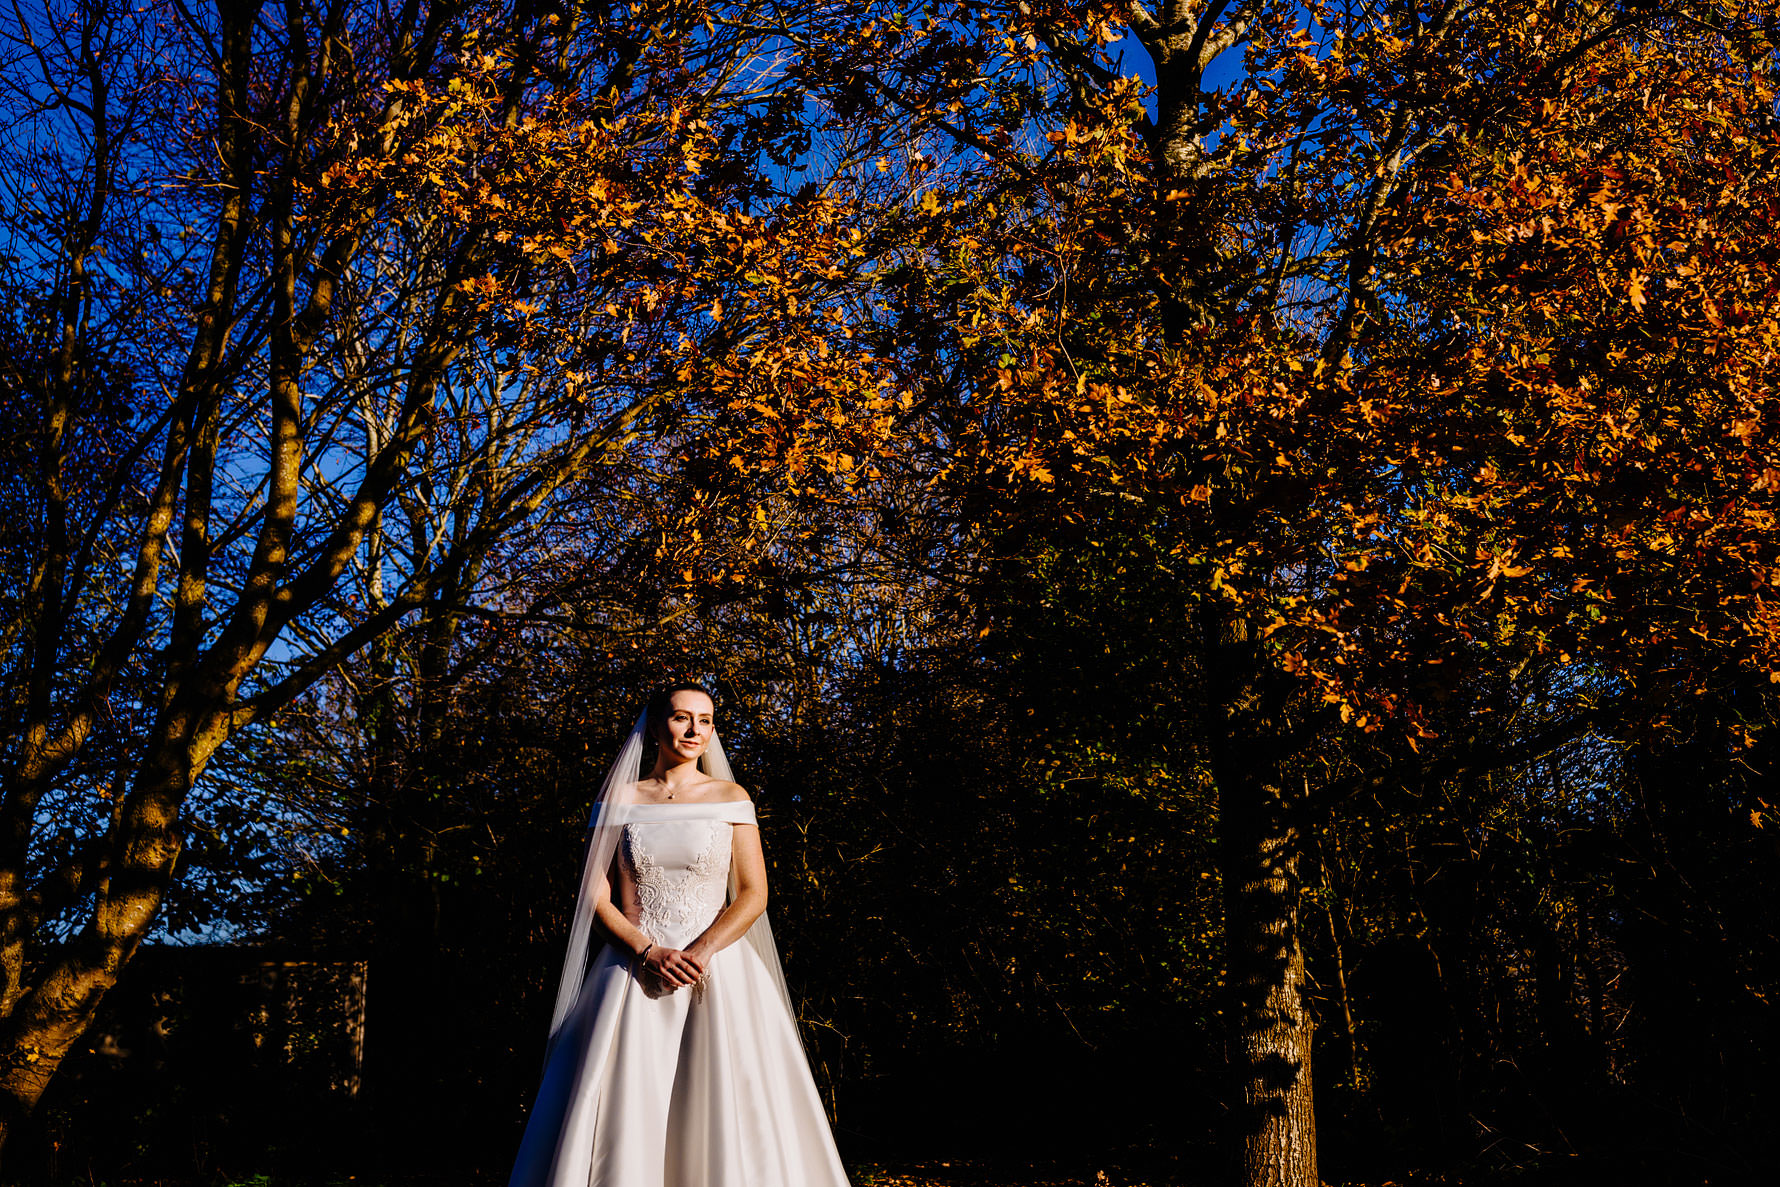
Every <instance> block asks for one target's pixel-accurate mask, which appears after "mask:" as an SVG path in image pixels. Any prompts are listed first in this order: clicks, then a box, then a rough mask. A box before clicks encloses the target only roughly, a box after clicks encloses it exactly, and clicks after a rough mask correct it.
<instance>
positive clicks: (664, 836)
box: [619, 818, 734, 948]
mask: <svg viewBox="0 0 1780 1187" xmlns="http://www.w3.org/2000/svg"><path fill="white" fill-rule="evenodd" d="M733 832H734V829H733V828H732V826H731V825H730V824H729V823H728V822H726V821H723V820H712V819H709V818H705V819H690V820H652V821H646V822H641V823H629V824H626V825H625V826H624V834H623V838H622V843H621V844H620V846H619V851H620V852H621V853H623V855H624V862H625V865H626V866H628V867H629V869H630V874H631V877H632V878H634V879H635V880H636V888H637V911H638V918H637V920H636V924H637V926H638V927H640V928H642V930H643V933H644V934H645V935H647V936H649V937H650V938H651V939H652V940H654V941H655V942H656V943H659V944H666V945H668V946H670V947H674V948H682V947H685V946H686V945H687V944H690V943H691V942H692V941H693V940H695V939H697V938H698V936H699V933H701V932H703V931H704V930H705V928H707V927H709V926H710V925H711V921H712V920H713V919H715V918H716V917H717V914H718V912H720V911H722V910H723V904H724V902H725V900H726V899H727V898H728V892H729V855H730V838H731V836H732V834H733Z"/></svg>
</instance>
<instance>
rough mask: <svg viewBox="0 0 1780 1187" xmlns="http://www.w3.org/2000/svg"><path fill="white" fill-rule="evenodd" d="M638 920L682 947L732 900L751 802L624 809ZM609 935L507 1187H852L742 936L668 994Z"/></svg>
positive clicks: (549, 1067)
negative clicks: (737, 834) (737, 837)
mask: <svg viewBox="0 0 1780 1187" xmlns="http://www.w3.org/2000/svg"><path fill="white" fill-rule="evenodd" d="M615 810H616V811H617V812H620V813H622V816H620V817H619V818H618V821H616V823H617V824H618V825H619V826H620V827H621V829H622V831H621V833H620V834H619V842H618V853H619V860H620V861H622V862H624V863H625V865H626V867H627V869H628V870H629V872H630V874H631V875H632V877H633V878H634V880H635V885H636V904H635V907H634V914H632V915H631V918H632V921H633V922H635V923H636V924H637V926H638V927H639V928H641V929H642V931H643V932H644V933H645V934H646V935H648V936H649V937H650V938H651V939H653V940H654V941H655V942H656V943H658V944H664V945H667V946H669V947H673V948H683V947H685V946H686V945H687V944H690V943H691V942H692V941H693V940H694V939H696V938H697V937H698V936H699V934H700V933H701V932H703V931H704V930H705V928H707V927H709V926H710V924H711V921H712V920H713V919H715V918H716V917H717V914H718V912H720V911H721V910H722V909H723V906H724V903H725V902H726V900H727V891H728V881H729V862H730V840H731V834H732V833H733V831H734V826H736V825H752V824H754V823H755V817H754V805H753V804H751V803H749V802H748V801H746V800H740V801H735V802H727V803H703V804H700V803H688V804H630V805H625V806H622V807H618V808H616V809H615ZM640 974H641V966H640V965H635V964H634V962H633V960H632V958H631V955H630V953H629V952H628V951H626V950H622V949H620V948H617V947H615V946H613V945H611V944H607V945H606V946H605V947H604V948H602V949H601V950H600V951H599V952H597V953H596V954H595V955H594V957H593V960H592V962H591V964H590V966H589V967H588V971H587V979H586V982H585V985H584V987H583V989H582V991H581V994H580V996H579V998H578V999H577V1000H576V1002H575V1006H574V1010H573V1012H572V1013H571V1014H570V1015H569V1016H568V1017H567V1018H566V1019H565V1022H564V1027H563V1029H562V1031H561V1033H560V1035H559V1039H558V1041H557V1043H556V1044H555V1046H554V1047H553V1048H552V1050H551V1053H550V1056H549V1060H548V1063H547V1064H546V1066H545V1069H544V1079H543V1082H542V1084H541V1085H540V1086H539V1088H538V1096H537V1100H536V1102H535V1103H534V1104H533V1106H532V1111H531V1117H530V1120H529V1121H528V1122H527V1123H526V1128H525V1136H524V1137H523V1138H522V1139H521V1141H520V1146H519V1154H518V1157H517V1158H516V1159H515V1162H514V1166H513V1174H512V1176H511V1178H510V1179H509V1180H508V1187H835V1185H839V1187H845V1184H846V1182H847V1177H846V1172H845V1171H844V1170H843V1169H842V1167H841V1160H840V1155H839V1153H838V1152H837V1151H836V1149H835V1144H834V1135H833V1133H832V1132H831V1131H830V1129H829V1126H828V1118H827V1115H826V1114H825V1113H824V1112H823V1110H822V1102H821V1099H820V1098H819V1097H818V1096H817V1094H816V1085H815V1082H814V1080H812V1079H811V1077H810V1069H809V1063H808V1061H807V1060H806V1059H805V1057H804V1053H803V1047H802V1045H801V1043H800V1042H799V1041H798V1037H797V1030H796V1022H795V1021H794V1020H793V1019H792V1018H791V1016H790V1015H789V1014H788V1013H787V1012H786V1009H785V1004H784V999H783V998H782V997H781V996H780V994H779V991H778V989H777V987H776V985H775V983H774V981H773V979H772V974H771V973H769V972H768V970H767V967H766V965H765V963H764V962H763V961H762V960H761V957H760V955H759V953H757V952H756V951H755V950H754V948H753V947H752V946H751V945H750V944H748V943H746V942H743V941H738V942H736V943H733V944H730V945H729V946H728V947H726V948H724V949H723V950H722V951H720V952H718V953H717V954H716V955H715V956H713V957H712V958H711V961H710V963H709V964H708V965H707V967H706V969H705V975H704V978H703V980H702V981H701V982H700V983H699V984H698V985H696V986H692V987H690V988H681V989H677V990H674V991H672V992H664V991H662V990H661V989H660V988H659V987H658V986H657V985H655V984H654V983H653V981H652V979H651V978H648V977H647V976H641V975H640Z"/></svg>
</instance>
